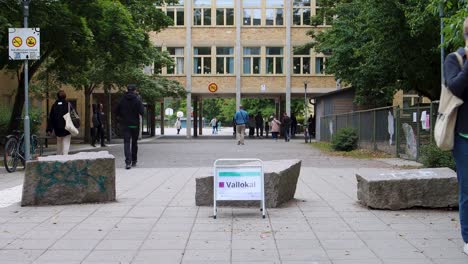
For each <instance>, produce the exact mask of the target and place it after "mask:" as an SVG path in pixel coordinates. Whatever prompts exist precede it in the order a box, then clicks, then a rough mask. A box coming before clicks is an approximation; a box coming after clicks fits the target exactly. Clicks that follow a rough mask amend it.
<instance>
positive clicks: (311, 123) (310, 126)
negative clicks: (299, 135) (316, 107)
mask: <svg viewBox="0 0 468 264" xmlns="http://www.w3.org/2000/svg"><path fill="white" fill-rule="evenodd" d="M307 125H308V128H307V129H308V132H309V133H308V134H309V142H312V138H315V117H313V116H312V115H310V116H309V118H308V119H307Z"/></svg>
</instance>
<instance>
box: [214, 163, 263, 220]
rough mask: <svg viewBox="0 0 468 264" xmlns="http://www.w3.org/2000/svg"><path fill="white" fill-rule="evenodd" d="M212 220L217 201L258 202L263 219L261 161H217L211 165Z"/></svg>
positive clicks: (215, 211)
mask: <svg viewBox="0 0 468 264" xmlns="http://www.w3.org/2000/svg"><path fill="white" fill-rule="evenodd" d="M213 170H214V171H213V172H214V174H213V175H214V179H213V184H214V188H213V218H214V219H216V213H217V208H216V202H217V201H260V202H261V208H260V210H261V211H262V217H263V218H265V186H264V181H265V179H264V173H263V161H262V160H260V159H218V160H216V161H215V162H214V165H213Z"/></svg>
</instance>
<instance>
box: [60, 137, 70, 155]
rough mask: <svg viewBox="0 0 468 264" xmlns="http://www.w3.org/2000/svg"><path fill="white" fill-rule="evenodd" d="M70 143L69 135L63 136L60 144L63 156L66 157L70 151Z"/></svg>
mask: <svg viewBox="0 0 468 264" xmlns="http://www.w3.org/2000/svg"><path fill="white" fill-rule="evenodd" d="M70 143H71V135H68V136H64V137H63V142H62V149H63V155H68V151H69V150H70Z"/></svg>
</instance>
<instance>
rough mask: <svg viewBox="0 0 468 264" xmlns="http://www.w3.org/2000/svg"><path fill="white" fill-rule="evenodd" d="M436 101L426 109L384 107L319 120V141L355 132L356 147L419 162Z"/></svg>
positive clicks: (429, 138)
mask: <svg viewBox="0 0 468 264" xmlns="http://www.w3.org/2000/svg"><path fill="white" fill-rule="evenodd" d="M437 107H438V102H433V103H431V104H430V105H427V106H415V107H407V108H400V107H398V106H397V107H393V106H391V107H383V108H376V109H370V110H364V111H356V112H350V113H344V114H337V115H328V116H324V117H321V120H320V128H319V129H320V140H321V141H331V138H332V136H333V134H336V132H337V131H339V130H340V129H342V128H346V127H350V128H353V129H355V130H356V132H357V134H358V137H359V141H358V145H359V147H360V148H363V149H370V150H379V151H383V152H386V153H389V154H392V155H394V156H396V157H400V158H404V159H409V160H418V159H419V156H420V149H421V146H423V145H425V144H428V143H430V142H431V140H432V138H433V137H432V132H433V127H434V122H435V118H436V114H437Z"/></svg>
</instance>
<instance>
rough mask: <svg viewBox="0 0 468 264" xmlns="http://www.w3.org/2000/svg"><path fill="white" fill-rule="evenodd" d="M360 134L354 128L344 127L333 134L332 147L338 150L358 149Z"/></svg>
mask: <svg viewBox="0 0 468 264" xmlns="http://www.w3.org/2000/svg"><path fill="white" fill-rule="evenodd" d="M357 143H358V135H357V133H356V131H355V130H354V129H352V128H349V127H347V128H342V129H340V130H338V132H337V133H336V134H334V135H333V137H332V140H331V147H332V149H333V150H336V151H351V150H355V149H357Z"/></svg>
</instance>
